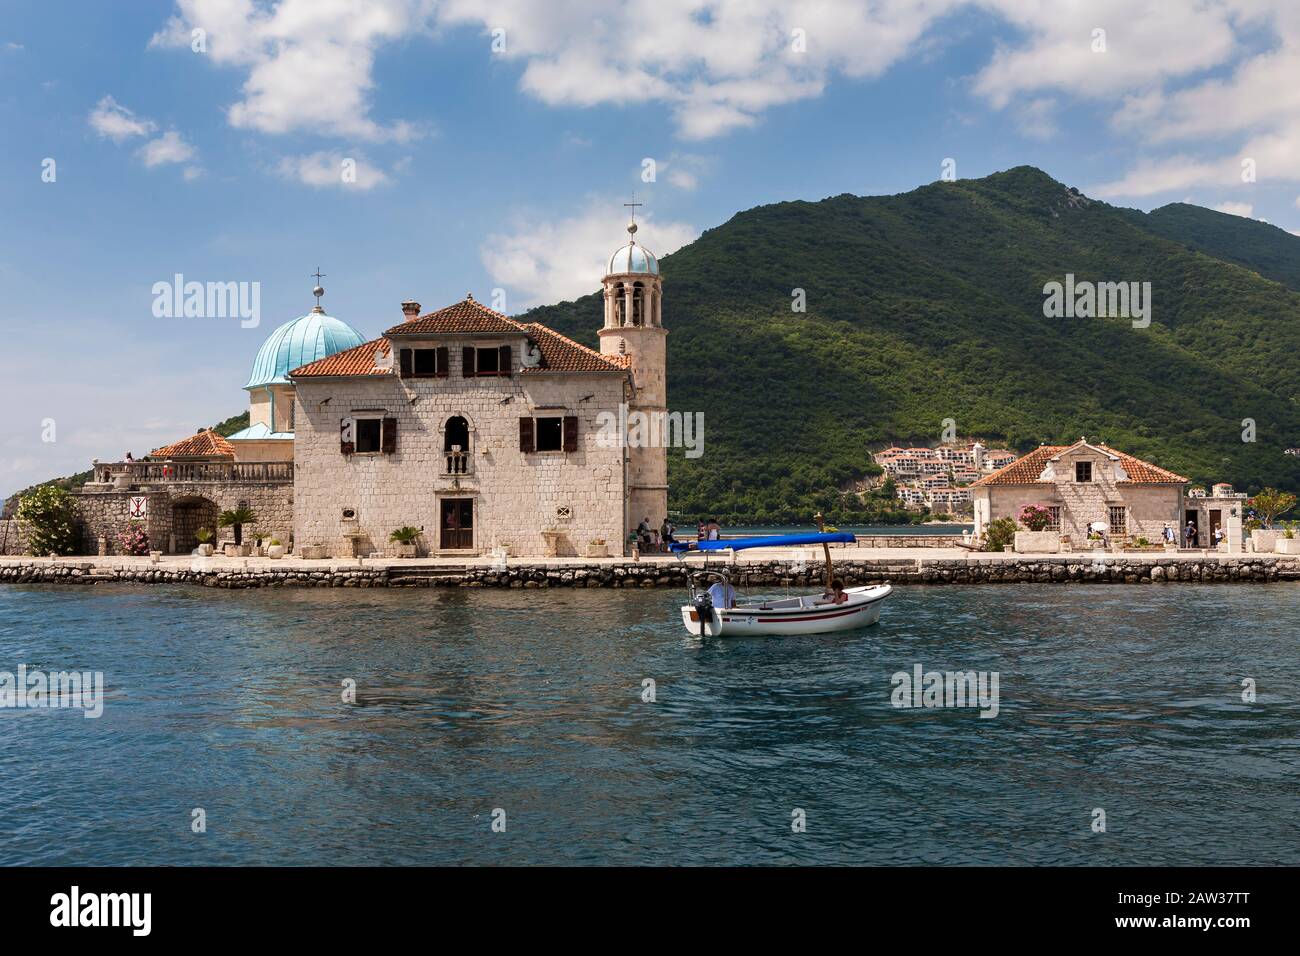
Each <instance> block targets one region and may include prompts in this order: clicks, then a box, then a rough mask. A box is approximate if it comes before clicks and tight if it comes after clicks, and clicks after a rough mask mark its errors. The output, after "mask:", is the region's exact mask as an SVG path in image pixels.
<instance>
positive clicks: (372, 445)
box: [356, 418, 383, 452]
mask: <svg viewBox="0 0 1300 956" xmlns="http://www.w3.org/2000/svg"><path fill="white" fill-rule="evenodd" d="M382 423H383V420H382V419H379V418H358V419H357V424H356V429H357V438H356V448H357V451H358V452H374V451H379V447H380V437H381V435H382V432H383V428H382Z"/></svg>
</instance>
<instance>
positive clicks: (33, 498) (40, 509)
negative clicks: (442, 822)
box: [18, 485, 78, 556]
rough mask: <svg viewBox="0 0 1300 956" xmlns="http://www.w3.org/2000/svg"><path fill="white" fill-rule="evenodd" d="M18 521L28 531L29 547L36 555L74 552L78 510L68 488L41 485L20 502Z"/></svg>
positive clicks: (76, 537)
mask: <svg viewBox="0 0 1300 956" xmlns="http://www.w3.org/2000/svg"><path fill="white" fill-rule="evenodd" d="M18 520H19V521H20V522H21V523H22V526H23V529H24V530H25V531H26V532H27V550H28V551H29V552H31V553H32V554H35V555H42V556H44V555H47V554H51V553H52V554H74V553H76V550H77V543H78V534H77V509H76V505H75V504H74V502H73V499H72V495H71V494H69V493H68V491H67V489H66V488H60V487H58V486H56V485H42V486H41V487H39V488H37V489H36V490H35V491H32V492H30V493H29V494H26V495H24V496H23V497H22V500H21V501H19V502H18Z"/></svg>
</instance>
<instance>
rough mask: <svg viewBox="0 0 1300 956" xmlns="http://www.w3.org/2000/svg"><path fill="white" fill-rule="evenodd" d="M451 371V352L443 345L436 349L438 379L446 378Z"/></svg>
mask: <svg viewBox="0 0 1300 956" xmlns="http://www.w3.org/2000/svg"><path fill="white" fill-rule="evenodd" d="M450 370H451V350H450V349H448V348H447V346H445V345H443V346H440V347H439V348H438V372H437V377H438V378H446V377H447V374H448V372H449V371H450Z"/></svg>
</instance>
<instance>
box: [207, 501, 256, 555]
mask: <svg viewBox="0 0 1300 956" xmlns="http://www.w3.org/2000/svg"><path fill="white" fill-rule="evenodd" d="M217 524H218V525H220V526H221V527H223V528H230V529H231V531H233V532H234V535H235V543H234V544H233V545H230V544H228V545H226V557H228V558H234V557H244V558H246V557H248V554H249V550H250V548H249V546H248V545H246V544H244V525H246V524H257V512H255V511H253V509H252V508H250V507H248V505H240V506H239V507H238V508H231V509H228V510H226V511H223V512H221V515H220V516H219V517H218V518H217Z"/></svg>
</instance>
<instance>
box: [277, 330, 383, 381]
mask: <svg viewBox="0 0 1300 956" xmlns="http://www.w3.org/2000/svg"><path fill="white" fill-rule="evenodd" d="M391 355H392V344H391V343H390V342H389V341H388V339H371V340H370V341H369V342H362V343H361V344H360V345H354V346H353V347H352V348H350V349H344V350H343V351H342V352H335V353H334V354H333V355H327V356H325V357H324V358H323V359H317V360H316V361H314V362H311V363H309V364H307V365H304V366H302V367H301V368H296V369H294V370H293V371H291V372H290V373H289V377H290V378H333V377H335V376H340V375H349V376H351V375H359V376H364V375H391V374H393V363H392V362H391V361H388V360H387V359H388V357H389V356H391ZM376 359H379V360H380V361H384V362H385V364H383V365H381V364H379V361H376Z"/></svg>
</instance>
